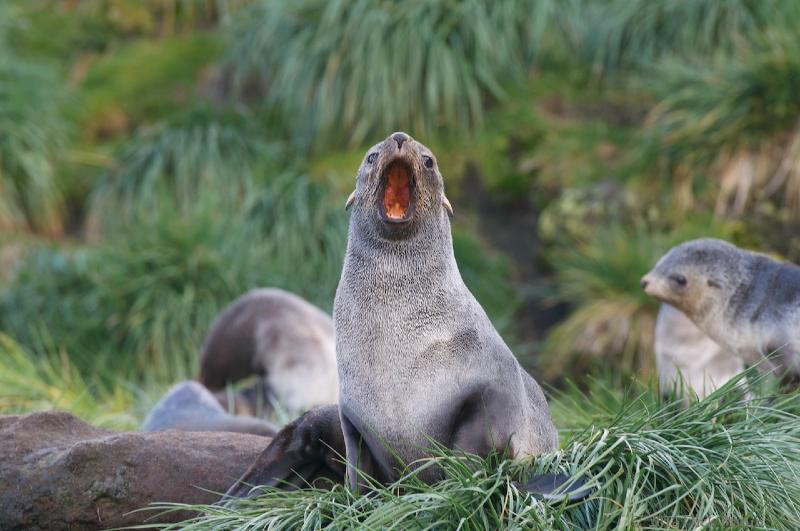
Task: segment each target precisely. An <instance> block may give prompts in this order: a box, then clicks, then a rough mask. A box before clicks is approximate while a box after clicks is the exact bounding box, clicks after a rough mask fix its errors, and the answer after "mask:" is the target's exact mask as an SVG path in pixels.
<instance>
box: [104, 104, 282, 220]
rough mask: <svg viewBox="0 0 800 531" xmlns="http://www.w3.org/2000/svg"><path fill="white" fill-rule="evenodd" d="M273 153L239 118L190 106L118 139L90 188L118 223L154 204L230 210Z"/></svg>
mask: <svg viewBox="0 0 800 531" xmlns="http://www.w3.org/2000/svg"><path fill="white" fill-rule="evenodd" d="M275 154H276V149H275V146H274V145H270V144H268V143H267V142H266V141H265V140H263V139H262V137H261V135H260V134H259V133H258V131H257V130H255V129H253V127H252V125H251V124H250V123H249V121H248V120H247V119H246V118H245V117H243V116H241V115H229V116H221V115H217V113H214V112H212V111H210V110H208V109H202V108H198V109H194V110H193V111H190V112H187V113H185V114H184V115H183V116H181V117H179V118H176V119H174V120H172V121H167V122H163V123H160V124H158V125H156V126H153V127H152V128H146V129H144V130H143V131H141V132H140V134H139V135H138V136H137V137H136V138H135V139H133V140H132V141H131V142H130V143H128V144H126V145H125V147H124V149H123V151H122V153H121V154H120V156H119V158H118V162H117V164H116V167H115V168H113V169H112V170H111V171H109V172H107V173H106V174H105V175H104V176H103V178H102V179H101V181H100V183H99V184H98V186H97V190H96V192H95V200H94V211H95V214H96V215H98V216H100V217H102V218H104V219H105V221H106V223H109V222H117V223H119V222H124V221H130V220H131V219H136V218H142V217H144V218H148V217H151V216H152V212H153V211H154V210H158V209H159V208H171V209H175V210H177V211H178V212H181V213H186V212H188V211H190V210H194V209H197V208H198V207H200V208H206V209H208V208H220V209H227V210H236V209H237V208H239V207H240V206H241V205H242V204H243V203H244V202H245V201H246V199H247V198H248V197H249V196H251V195H253V194H254V193H255V192H256V191H257V185H258V184H263V183H264V182H265V181H266V179H265V177H263V176H261V174H262V173H266V172H267V171H270V170H272V165H271V164H270V161H271V160H273V159H274V156H275Z"/></svg>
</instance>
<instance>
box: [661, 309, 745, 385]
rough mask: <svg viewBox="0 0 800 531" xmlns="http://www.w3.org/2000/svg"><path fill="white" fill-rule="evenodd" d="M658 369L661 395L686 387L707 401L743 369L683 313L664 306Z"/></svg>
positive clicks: (740, 362) (737, 359)
mask: <svg viewBox="0 0 800 531" xmlns="http://www.w3.org/2000/svg"><path fill="white" fill-rule="evenodd" d="M655 338H656V341H655V350H656V369H657V371H658V382H659V386H660V387H661V390H662V392H664V391H667V390H670V389H673V388H680V386H681V385H683V386H685V387H684V391H685V393H684V394H687V395H688V393H687V392H688V391H689V390H691V391H693V392H694V393H695V394H696V395H697V396H698V397H699V398H701V399H702V398H705V397H706V396H707V395H708V394H710V393H712V392H713V391H715V390H716V389H717V388H718V387H720V386H722V385H724V384H725V382H727V381H728V380H730V379H731V378H733V377H734V376H736V375H737V374H739V373H740V372H741V371H742V370H743V369H744V363H743V362H742V360H740V359H739V358H737V357H736V356H733V355H732V354H730V353H729V352H728V351H726V350H725V349H723V348H722V347H720V346H719V344H717V343H716V342H715V341H714V340H713V339H711V338H710V337H708V336H707V335H706V334H705V333H703V331H702V330H700V329H699V328H697V326H696V325H695V324H694V323H693V322H692V321H691V320H690V319H689V318H688V317H686V316H685V315H684V314H683V313H682V312H681V311H680V310H677V309H675V308H673V307H672V306H670V305H669V304H662V305H661V310H660V311H659V312H658V319H657V320H656V333H655Z"/></svg>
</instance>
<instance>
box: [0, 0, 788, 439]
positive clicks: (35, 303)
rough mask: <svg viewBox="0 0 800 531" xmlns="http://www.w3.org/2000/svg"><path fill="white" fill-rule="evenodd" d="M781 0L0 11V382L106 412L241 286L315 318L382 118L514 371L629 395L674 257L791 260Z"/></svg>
mask: <svg viewBox="0 0 800 531" xmlns="http://www.w3.org/2000/svg"><path fill="white" fill-rule="evenodd" d="M797 5H798V4H797V3H796V2H794V1H793V0H765V1H761V2H756V1H748V0H730V1H724V0H696V1H694V2H674V1H668V0H647V1H646V0H641V1H640V0H636V1H631V0H602V1H601V0H594V1H592V0H569V1H566V2H556V1H554V0H512V1H508V2H501V3H496V2H489V1H486V0H463V1H452V0H447V1H445V0H434V1H425V2H423V1H417V0H414V1H406V2H400V1H399V0H381V1H379V2H368V1H366V0H363V1H361V0H359V1H350V2H344V1H338V0H337V1H331V2H323V1H320V0H295V1H291V2H290V1H284V0H227V1H225V0H146V1H134V0H81V1H75V0H6V1H5V2H3V3H2V4H0V268H2V270H0V331H1V332H2V333H4V334H5V336H4V337H5V339H4V341H5V343H4V345H5V346H4V347H3V348H5V350H6V352H9V353H10V354H9V359H10V360H11V359H13V360H14V361H11V362H9V363H6V364H4V365H2V366H0V379H3V378H5V379H6V380H3V381H10V380H12V379H13V375H14V374H17V373H18V374H19V375H20V377H23V376H24V377H25V378H28V377H30V378H38V377H40V378H41V379H42V381H43V382H57V380H58V379H59V378H61V379H63V381H64V383H65V389H71V390H72V391H70V393H73V394H74V396H78V395H81V396H83V395H86V396H91V397H92V398H91V400H94V402H87V403H88V404H98V403H99V401H105V400H110V401H113V396H114V392H115V391H114V389H115V386H116V387H119V388H126V389H133V388H136V389H163V388H164V386H166V385H168V384H169V383H171V382H173V381H175V380H176V379H178V378H185V377H190V376H192V375H193V374H194V372H195V370H196V365H197V355H198V353H197V348H198V345H199V343H200V342H201V341H202V338H203V335H204V333H205V331H206V328H207V326H208V324H209V323H210V321H211V320H212V319H213V317H214V316H215V314H216V313H217V312H218V311H219V310H220V309H221V308H223V307H224V306H225V305H226V304H227V303H229V302H230V301H231V300H232V299H234V298H235V297H237V296H238V295H239V294H241V293H242V292H244V291H246V290H247V289H250V288H252V287H255V286H267V285H273V286H280V287H284V288H286V289H290V290H292V291H295V292H297V293H299V294H300V295H302V296H304V297H306V298H308V299H309V300H311V301H312V302H314V303H315V304H318V305H319V306H320V307H322V308H324V309H326V310H330V309H331V305H332V300H333V294H334V291H335V288H336V283H337V281H338V277H339V272H340V268H341V262H342V256H343V252H344V245H345V241H346V226H347V215H346V213H345V212H344V211H343V208H342V207H343V203H344V199H345V198H346V197H347V195H348V193H349V192H350V189H351V188H352V185H353V178H354V172H355V169H356V167H357V164H358V161H359V160H360V157H361V156H362V154H363V150H364V149H365V148H366V146H368V145H370V144H372V143H373V142H375V141H377V140H379V139H381V138H383V137H384V136H385V135H386V134H388V133H390V132H392V131H395V130H399V129H402V130H406V131H408V132H410V133H411V134H412V135H414V136H416V137H417V138H419V139H420V140H422V141H423V142H425V143H426V144H428V145H430V146H431V147H432V148H433V149H434V151H435V152H436V153H437V157H438V159H439V162H440V166H441V168H442V170H443V173H444V176H445V181H446V186H447V191H448V195H449V196H450V197H451V199H452V200H453V202H454V206H455V210H456V216H455V218H454V247H455V252H456V257H457V260H458V262H459V266H460V268H461V271H462V275H463V277H464V279H465V281H466V282H467V284H468V285H469V287H470V288H471V289H472V290H473V291H474V292H475V294H476V296H477V297H478V299H479V300H480V301H481V302H482V304H483V305H484V307H485V308H486V309H487V312H488V314H489V315H490V317H491V318H492V319H493V321H494V322H495V324H496V325H497V326H498V328H499V329H500V330H501V332H502V333H503V335H504V337H505V338H506V339H507V340H508V342H509V343H510V345H511V346H512V348H513V349H514V350H515V351H516V352H518V353H520V354H525V360H526V362H531V363H532V367H531V368H532V369H534V371H535V372H536V374H537V375H539V377H540V378H546V379H548V380H550V381H552V382H559V381H561V380H562V379H563V378H571V379H573V380H575V381H577V382H578V383H579V384H581V385H582V384H583V383H585V379H586V376H587V375H588V374H590V373H592V372H593V371H595V370H596V369H597V367H598V366H606V367H609V366H610V367H613V368H615V369H616V370H619V371H620V372H622V373H624V374H635V375H638V376H640V377H645V378H646V377H647V376H648V375H649V373H650V371H651V368H652V365H653V355H652V333H653V330H652V328H653V321H654V317H655V312H656V309H657V307H656V305H655V304H654V303H653V301H651V300H648V299H647V298H645V297H644V296H643V295H642V294H641V292H640V289H639V285H638V279H639V277H640V276H641V274H642V273H644V272H645V271H646V270H647V269H648V268H649V266H651V265H652V264H653V263H654V262H655V260H656V259H657V258H658V257H659V256H660V255H661V253H663V252H664V251H665V250H667V249H668V248H669V246H671V245H673V244H675V243H677V242H679V241H682V240H683V239H687V238H691V237H696V236H701V235H717V236H722V237H725V238H728V239H731V240H733V241H734V242H736V243H740V244H742V245H746V246H748V247H751V248H756V249H760V250H763V251H767V252H772V253H774V254H777V255H779V256H783V257H787V258H790V259H793V260H800V240H799V239H798V236H797V235H798V234H800V129H798V128H799V127H800V44H798V42H799V41H798V39H797V38H796V35H797V31H798V30H799V29H800V16H798V7H797ZM59 367H61V368H63V367H69V369H63V370H62V369H59V370H58V371H56V370H55V368H59ZM25 375H27V376H25ZM36 375H40V376H36ZM43 385H45V384H43ZM53 385H54V386H56V387H57V386H58V383H53ZM36 389H38V387H32V388H31V393H32V395H31V397H30V399H25V401H23V402H21V404H22V405H17V406H14V405H13V404H10V403H9V401H8V400H4V397H5V394H4V392H0V405H1V407H0V410H3V411H10V410H14V411H16V410H20V409H26V408H32V407H38V406H39V405H41V404H44V403H45V402H43V401H40V399H39V398H37V396H38V395H37V393H41V394H42V396H43V395H45V394H46V393H47V392H48V391H47V390H46V389H45V388H44V387H43V388H42V390H41V391H38V390H36ZM148 392H149V391H148ZM131 396H133V397H135V396H136V395H135V393H134V394H132V395H131ZM65 400H66V401H51V402H49V403H51V404H53V405H58V406H59V407H71V406H70V404H73V403H74V404H77V403H78V402H76V401H75V400H76V399H73V398H69V399H65ZM131 400H134V398H131ZM26 404H27V405H26ZM80 407H84V406H80ZM74 409H76V410H79V411H88V410H89V409H90V408H89V407H88V406H87V409H80V408H79V407H78V406H74ZM112 409H113V408H112ZM123 409H124V408H123V407H122V406H120V408H119V411H122V410H123ZM115 411H116V410H115ZM137 411H138V410H137ZM87 415H90V413H87ZM119 425H126V426H129V425H130V423H129V424H125V423H124V422H122V423H121V424H119Z"/></svg>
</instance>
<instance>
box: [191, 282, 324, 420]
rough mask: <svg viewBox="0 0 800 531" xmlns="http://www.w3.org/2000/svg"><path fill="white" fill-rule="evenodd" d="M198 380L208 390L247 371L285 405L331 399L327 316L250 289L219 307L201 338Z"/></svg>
mask: <svg viewBox="0 0 800 531" xmlns="http://www.w3.org/2000/svg"><path fill="white" fill-rule="evenodd" d="M201 351H202V356H201V361H200V375H199V377H198V380H199V381H200V383H202V384H203V385H205V386H206V387H208V388H209V389H212V390H217V389H221V388H223V387H224V386H225V385H226V384H227V383H230V382H235V381H237V380H240V379H242V378H245V377H247V376H250V375H252V374H257V375H259V376H261V377H262V378H263V380H264V384H265V386H266V393H267V395H268V396H269V397H271V398H274V399H277V401H278V402H279V403H280V404H281V406H282V407H284V408H286V409H287V410H289V411H295V412H299V411H304V410H306V409H309V408H311V407H315V406H319V405H324V404H335V403H336V401H337V399H338V392H339V383H338V379H337V373H336V351H335V343H334V338H333V322H332V321H331V318H330V316H328V315H327V314H326V313H325V312H323V311H322V310H320V309H319V308H317V307H316V306H314V305H313V304H311V303H309V302H307V301H305V300H303V299H302V298H300V297H298V296H297V295H294V294H292V293H289V292H287V291H284V290H281V289H277V288H262V289H254V290H252V291H249V292H247V293H246V294H244V295H242V296H241V297H239V298H238V299H236V300H235V301H233V302H232V303H231V304H230V305H229V306H228V307H227V308H225V309H224V310H223V311H222V312H221V313H220V315H219V316H218V317H217V318H216V319H215V320H214V323H213V324H212V325H211V328H210V330H209V332H208V334H207V335H206V338H205V340H204V341H203V346H202V349H201Z"/></svg>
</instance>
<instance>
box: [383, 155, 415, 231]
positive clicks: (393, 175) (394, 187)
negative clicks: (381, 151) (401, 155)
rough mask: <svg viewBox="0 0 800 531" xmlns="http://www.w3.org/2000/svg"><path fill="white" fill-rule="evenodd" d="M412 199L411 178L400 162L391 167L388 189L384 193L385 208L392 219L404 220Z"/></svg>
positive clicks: (387, 179) (387, 182) (388, 176)
mask: <svg viewBox="0 0 800 531" xmlns="http://www.w3.org/2000/svg"><path fill="white" fill-rule="evenodd" d="M410 199H411V178H410V176H409V175H408V169H407V168H406V167H405V165H404V164H401V163H399V162H395V163H392V165H391V166H389V173H388V175H387V177H386V188H385V189H384V192H383V208H384V210H385V211H386V216H387V217H388V218H390V219H403V218H404V217H405V216H406V212H408V204H409V201H410Z"/></svg>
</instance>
